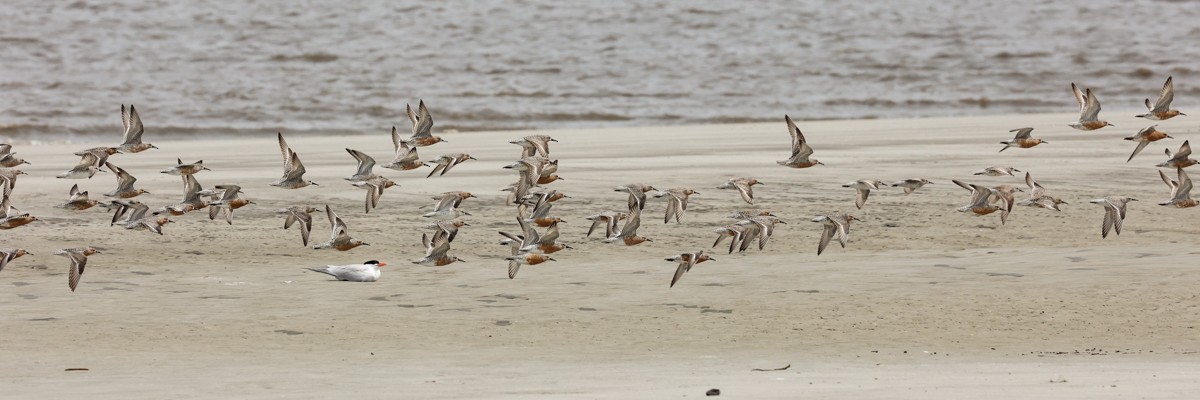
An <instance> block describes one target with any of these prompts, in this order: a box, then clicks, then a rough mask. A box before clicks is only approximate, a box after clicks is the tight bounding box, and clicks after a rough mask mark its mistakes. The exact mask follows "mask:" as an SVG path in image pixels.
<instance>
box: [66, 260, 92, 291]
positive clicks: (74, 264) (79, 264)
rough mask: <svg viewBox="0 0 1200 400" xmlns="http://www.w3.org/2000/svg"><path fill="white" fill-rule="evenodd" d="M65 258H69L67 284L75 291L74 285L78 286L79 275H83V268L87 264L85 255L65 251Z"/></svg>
mask: <svg viewBox="0 0 1200 400" xmlns="http://www.w3.org/2000/svg"><path fill="white" fill-rule="evenodd" d="M67 258H70V259H71V272H70V274H68V276H67V286H70V287H71V291H72V292H74V291H75V287H76V286H79V277H81V276H83V269H84V267H86V266H87V256H85V255H83V254H81V253H76V252H69V253H67Z"/></svg>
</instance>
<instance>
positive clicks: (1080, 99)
mask: <svg viewBox="0 0 1200 400" xmlns="http://www.w3.org/2000/svg"><path fill="white" fill-rule="evenodd" d="M1071 92H1072V93H1074V94H1075V102H1076V103H1078V104H1079V114H1080V115H1082V114H1083V110H1084V105H1085V104H1086V103H1087V97H1085V96H1084V95H1083V91H1080V90H1079V86H1075V82H1071ZM1080 119H1083V118H1080Z"/></svg>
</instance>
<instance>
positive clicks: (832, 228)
mask: <svg viewBox="0 0 1200 400" xmlns="http://www.w3.org/2000/svg"><path fill="white" fill-rule="evenodd" d="M822 218H826V217H822ZM823 228H824V229H823V230H822V231H821V243H819V244H817V255H818V256H819V255H821V253H823V252H825V248H826V247H828V246H829V241H830V240H833V235H834V234H835V233H837V230H838V228H837V224H834V223H833V222H832V221H830V220H828V218H826V219H825V224H824V227H823Z"/></svg>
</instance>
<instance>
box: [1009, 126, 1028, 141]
mask: <svg viewBox="0 0 1200 400" xmlns="http://www.w3.org/2000/svg"><path fill="white" fill-rule="evenodd" d="M1009 132H1016V133H1017V136H1016V137H1014V138H1013V140H1021V139H1029V137H1030V136H1032V133H1033V128H1020V129H1013V130H1011V131H1009Z"/></svg>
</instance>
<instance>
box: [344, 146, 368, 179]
mask: <svg viewBox="0 0 1200 400" xmlns="http://www.w3.org/2000/svg"><path fill="white" fill-rule="evenodd" d="M346 152H347V153H350V156H351V157H354V159H355V160H356V161H358V172H356V173H355V174H354V175H362V176H368V175H371V170H372V169H374V168H375V159H374V158H372V157H371V156H368V155H367V154H366V153H363V152H361V151H358V150H353V149H346Z"/></svg>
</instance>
